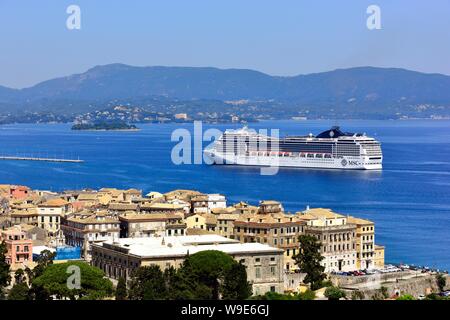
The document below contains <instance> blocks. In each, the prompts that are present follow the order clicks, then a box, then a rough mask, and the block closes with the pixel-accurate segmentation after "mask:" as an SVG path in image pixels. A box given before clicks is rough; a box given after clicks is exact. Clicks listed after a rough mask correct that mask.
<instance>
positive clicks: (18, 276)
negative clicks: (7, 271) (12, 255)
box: [14, 268, 27, 283]
mask: <svg viewBox="0 0 450 320" xmlns="http://www.w3.org/2000/svg"><path fill="white" fill-rule="evenodd" d="M26 280H27V279H26V274H25V271H23V269H20V268H19V269H17V270H16V272H15V273H14V281H15V283H23V282H26Z"/></svg>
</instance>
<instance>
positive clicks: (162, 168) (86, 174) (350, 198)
mask: <svg viewBox="0 0 450 320" xmlns="http://www.w3.org/2000/svg"><path fill="white" fill-rule="evenodd" d="M336 124H339V125H340V126H341V128H342V129H343V130H345V131H356V132H366V133H367V134H368V135H370V136H373V137H376V138H377V139H378V140H380V141H381V142H382V148H383V153H384V162H383V166H384V169H383V170H382V171H380V172H369V171H333V170H305V169H281V170H280V171H279V173H278V174H277V175H274V176H264V175H260V170H259V169H258V168H249V167H247V168H246V167H232V166H209V165H206V164H203V165H193V164H192V165H175V164H173V163H172V161H171V150H172V148H173V146H174V145H175V144H176V142H172V141H171V134H172V132H173V130H175V129H177V128H186V129H188V130H190V131H192V128H193V125H192V124H183V125H179V124H149V125H139V127H140V128H141V129H142V130H140V131H138V132H118V131H116V132H104V131H103V132H92V131H82V132H80V131H71V130H70V125H69V124H39V125H30V124H26V125H23V124H20V125H19V124H14V125H2V126H0V155H23V156H27V155H28V156H42V157H47V156H57V157H64V158H78V157H79V158H80V159H83V160H85V162H84V163H45V162H26V161H0V183H11V184H23V185H27V186H30V187H32V188H39V189H47V190H54V191H61V190H64V189H81V188H94V189H95V188H101V187H106V186H108V187H117V188H131V187H133V188H138V189H142V190H143V191H144V192H149V191H160V192H167V191H170V190H173V189H180V188H183V189H196V190H199V191H202V192H208V193H212V192H218V193H222V194H225V195H226V196H227V198H228V200H229V203H234V202H238V201H241V200H243V201H248V202H250V203H253V204H257V203H258V201H259V200H263V199H273V200H278V201H281V202H282V203H283V205H284V207H285V209H286V210H288V211H291V212H295V211H299V210H304V209H305V208H306V206H307V205H309V206H310V207H326V208H332V209H333V210H335V211H337V212H340V213H343V214H351V215H356V216H359V217H362V218H368V219H371V220H373V221H375V223H376V242H377V243H378V244H382V245H385V246H386V260H387V261H389V262H397V263H400V262H403V263H409V264H416V265H427V266H429V267H434V268H441V269H450V234H449V230H450V121H444V120H443V121H431V120H430V121H426V120H411V121H356V120H354V121H349V120H345V121H266V122H260V123H256V124H253V125H251V127H252V128H255V129H259V128H267V129H271V128H274V129H279V130H280V135H296V134H297V135H298V134H307V133H310V132H312V133H314V134H316V133H319V132H321V131H323V130H325V129H328V128H329V127H330V126H332V125H336ZM236 127H237V125H204V129H208V128H217V129H220V130H224V129H226V128H236ZM206 144H207V143H206Z"/></svg>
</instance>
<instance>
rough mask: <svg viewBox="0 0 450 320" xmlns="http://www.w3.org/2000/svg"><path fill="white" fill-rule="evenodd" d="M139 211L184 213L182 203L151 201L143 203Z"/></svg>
mask: <svg viewBox="0 0 450 320" xmlns="http://www.w3.org/2000/svg"><path fill="white" fill-rule="evenodd" d="M139 210H140V212H141V213H182V214H184V205H183V204H173V203H163V202H151V203H143V204H141V205H140V208H139Z"/></svg>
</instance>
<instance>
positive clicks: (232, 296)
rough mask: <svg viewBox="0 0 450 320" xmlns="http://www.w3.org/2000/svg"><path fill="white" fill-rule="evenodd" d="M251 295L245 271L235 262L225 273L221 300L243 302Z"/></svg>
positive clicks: (250, 287) (240, 264) (241, 265)
mask: <svg viewBox="0 0 450 320" xmlns="http://www.w3.org/2000/svg"><path fill="white" fill-rule="evenodd" d="M251 295H252V286H251V284H250V283H249V282H248V281H247V271H246V269H245V266H244V265H243V264H242V263H240V262H239V263H238V262H235V263H233V264H232V266H231V268H230V270H226V271H225V276H224V281H223V286H222V299H227V300H244V299H247V298H248V297H250V296H251Z"/></svg>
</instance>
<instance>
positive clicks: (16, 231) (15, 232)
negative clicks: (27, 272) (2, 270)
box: [0, 226, 33, 267]
mask: <svg viewBox="0 0 450 320" xmlns="http://www.w3.org/2000/svg"><path fill="white" fill-rule="evenodd" d="M0 241H5V244H6V249H7V253H6V262H7V263H8V264H10V265H11V266H12V267H21V266H26V265H28V264H29V263H31V262H32V261H33V241H32V240H30V239H28V238H27V235H26V233H25V232H24V231H22V229H21V227H20V226H14V227H12V228H10V229H7V230H2V231H1V233H0Z"/></svg>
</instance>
